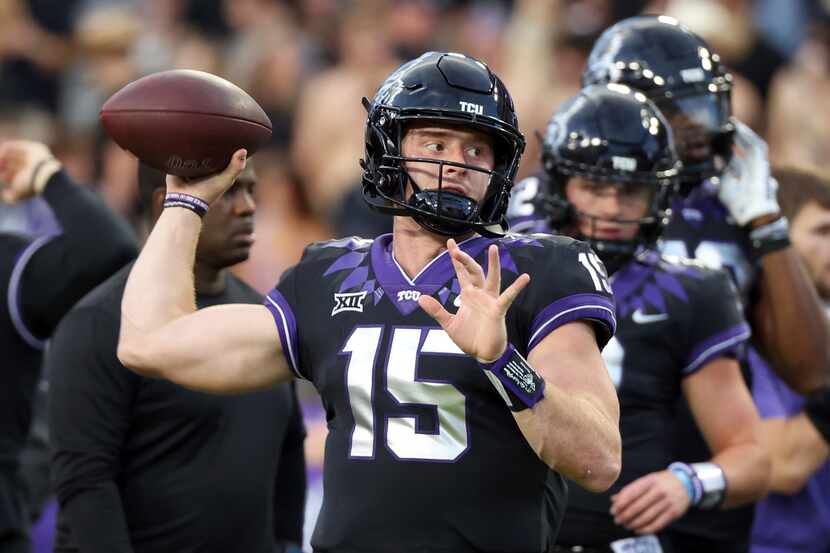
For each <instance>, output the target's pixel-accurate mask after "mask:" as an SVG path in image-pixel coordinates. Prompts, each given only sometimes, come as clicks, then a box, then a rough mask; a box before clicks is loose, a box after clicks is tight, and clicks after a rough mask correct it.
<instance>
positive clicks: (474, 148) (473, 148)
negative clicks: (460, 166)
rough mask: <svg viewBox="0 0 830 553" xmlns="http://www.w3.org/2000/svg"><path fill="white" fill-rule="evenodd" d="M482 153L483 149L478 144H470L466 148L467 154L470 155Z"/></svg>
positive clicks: (477, 155)
mask: <svg viewBox="0 0 830 553" xmlns="http://www.w3.org/2000/svg"><path fill="white" fill-rule="evenodd" d="M483 153H484V149H483V148H481V147H480V146H470V147H469V148H467V155H469V156H471V157H481V155H482V154H483Z"/></svg>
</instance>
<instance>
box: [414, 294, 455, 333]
mask: <svg viewBox="0 0 830 553" xmlns="http://www.w3.org/2000/svg"><path fill="white" fill-rule="evenodd" d="M418 305H420V306H421V309H423V310H424V311H426V312H427V315H429V316H430V317H432V318H433V319H435V321H436V322H437V323H438V324H439V325H441V327H442V328H444V329H446V328H447V325H449V324H450V321H452V315H451V314H450V312H449V311H447V310H446V309H444V306H442V305H441V304H440V303H439V302H438V300H436V299H435V298H433V297H432V296H427V295H426V294H421V297H419V298H418Z"/></svg>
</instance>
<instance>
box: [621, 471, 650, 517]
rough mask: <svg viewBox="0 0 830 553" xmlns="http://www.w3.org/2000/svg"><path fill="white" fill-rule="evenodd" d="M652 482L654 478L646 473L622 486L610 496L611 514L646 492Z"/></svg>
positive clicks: (622, 508) (624, 507)
mask: <svg viewBox="0 0 830 553" xmlns="http://www.w3.org/2000/svg"><path fill="white" fill-rule="evenodd" d="M653 484H654V478H652V476H651V474H647V475H646V476H643V477H641V478H638V479H637V480H635V481H634V482H631V483H630V484H627V485H626V486H624V487H623V489H621V490H620V491H619V492H618V493H617V494H616V495H614V496H612V497H611V514H612V515H616V514H617V513H619V512H621V511H623V510H624V509H626V508H627V507H628V506H629V505H630V504H631V503H633V502H634V501H636V500H637V499H638V498H640V497H642V496H643V495H644V494H645V493H646V492H648V490H649V489H651V487H652V485H653Z"/></svg>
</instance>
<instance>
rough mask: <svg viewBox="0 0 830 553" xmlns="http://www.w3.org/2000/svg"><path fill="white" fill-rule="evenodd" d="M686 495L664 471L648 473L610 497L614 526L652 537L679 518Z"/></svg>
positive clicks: (687, 498)
mask: <svg viewBox="0 0 830 553" xmlns="http://www.w3.org/2000/svg"><path fill="white" fill-rule="evenodd" d="M689 504H690V501H689V494H688V493H687V492H686V488H685V487H684V486H683V483H682V482H680V480H679V479H678V478H677V476H675V475H674V474H672V473H671V472H669V471H668V470H661V471H659V472H652V473H650V474H647V475H645V476H643V477H641V478H638V479H637V480H635V481H633V482H631V483H630V484H628V485H627V486H625V487H624V488H623V489H622V490H620V491H619V493H617V494H616V495H613V496H611V515H612V516H613V517H614V522H616V523H617V524H619V525H620V526H625V527H626V528H628V529H629V530H631V531H632V532H636V533H637V534H653V533H655V532H659V531H660V530H662V529H663V528H665V527H666V526H668V525H669V524H670V523H671V522H673V521H674V520H676V519H678V518H680V517H681V516H683V514H684V513H685V512H686V511H687V510H688V509H689Z"/></svg>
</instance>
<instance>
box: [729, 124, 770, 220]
mask: <svg viewBox="0 0 830 553" xmlns="http://www.w3.org/2000/svg"><path fill="white" fill-rule="evenodd" d="M777 193H778V182H777V181H776V180H775V179H774V178H773V177H772V176H771V175H770V167H769V158H768V157H767V143H766V142H764V140H763V139H762V138H761V137H760V136H758V135H757V134H755V132H754V131H753V130H752V129H750V128H749V127H748V126H747V125H745V124H743V123H741V122H740V121H736V122H735V144H734V146H733V153H732V159H731V160H730V161H729V165H727V166H726V169H725V170H724V171H723V175H721V177H720V185H719V188H718V198H720V201H721V203H723V205H724V206H726V209H728V210H729V213H730V215H732V218H733V219H735V222H737V223H738V225H740V226H746V225H748V224H750V223H751V222H752V221H754V220H755V219H758V218H760V217H764V216H770V215H778V214H779V213H780V212H781V208H780V207H779V205H778V198H777V197H776V196H777Z"/></svg>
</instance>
